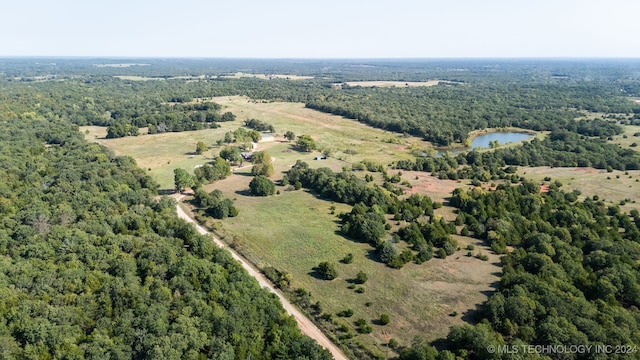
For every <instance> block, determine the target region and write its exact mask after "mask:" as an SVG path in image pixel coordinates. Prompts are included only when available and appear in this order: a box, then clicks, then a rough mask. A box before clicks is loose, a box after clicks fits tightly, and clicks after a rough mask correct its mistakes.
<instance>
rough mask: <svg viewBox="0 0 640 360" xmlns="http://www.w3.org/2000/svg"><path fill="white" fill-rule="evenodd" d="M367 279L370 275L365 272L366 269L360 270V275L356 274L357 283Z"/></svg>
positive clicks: (364, 281) (362, 282)
mask: <svg viewBox="0 0 640 360" xmlns="http://www.w3.org/2000/svg"><path fill="white" fill-rule="evenodd" d="M367 280H369V277H368V276H367V273H365V272H364V271H362V270H360V271H359V272H358V275H356V283H358V284H364V283H366V282H367Z"/></svg>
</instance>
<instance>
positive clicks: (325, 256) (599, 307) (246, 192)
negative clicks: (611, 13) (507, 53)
mask: <svg viewBox="0 0 640 360" xmlns="http://www.w3.org/2000/svg"><path fill="white" fill-rule="evenodd" d="M53 60H55V61H53ZM639 98H640V62H639V61H636V60H578V59H576V60H570V59H566V60H535V59H531V60H527V59H519V60H500V59H486V60H482V59H478V60H453V59H452V60H402V61H400V60H398V61H393V60H367V61H365V60H301V61H289V60H249V59H238V60H233V59H228V60H221V59H218V60H216V59H209V60H207V59H198V60H195V59H194V60H189V59H163V60H159V59H132V60H127V59H35V58H29V59H17V58H16V59H13V58H8V59H0V121H2V122H3V124H4V128H5V130H4V131H3V132H2V134H1V135H0V138H1V140H0V159H1V161H0V178H1V179H3V180H2V181H1V182H0V214H1V217H0V219H1V222H0V358H3V359H4V358H7V359H26V358H42V359H48V358H56V359H57V358H69V359H71V358H74V359H81V358H105V359H106V358H118V359H120V358H122V359H127V358H136V359H206V358H215V359H330V358H335V359H388V358H395V359H403V360H409V359H425V360H426V359H544V358H562V359H635V358H638V357H639V356H640V355H638V352H637V348H636V347H637V345H638V344H640V310H639V307H640V153H639V152H638V151H637V146H638V143H639V142H640V101H638V99H639ZM522 345H541V346H551V345H553V346H570V345H585V346H586V345H592V346H596V345H611V346H613V349H617V350H618V351H617V352H613V353H598V354H596V353H570V354H569V353H563V354H543V353H533V352H532V353H528V354H526V355H523V354H517V353H508V352H496V351H495V349H497V348H502V349H513V348H516V347H519V346H522ZM491 349H493V350H491Z"/></svg>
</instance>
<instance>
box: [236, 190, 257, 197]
mask: <svg viewBox="0 0 640 360" xmlns="http://www.w3.org/2000/svg"><path fill="white" fill-rule="evenodd" d="M235 193H236V194H238V195H242V196H253V194H252V193H251V191H249V190H247V189H245V190H236V191H235Z"/></svg>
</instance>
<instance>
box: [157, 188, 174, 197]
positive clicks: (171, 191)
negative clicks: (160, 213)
mask: <svg viewBox="0 0 640 360" xmlns="http://www.w3.org/2000/svg"><path fill="white" fill-rule="evenodd" d="M177 192H178V190H176V189H159V190H158V195H161V196H162V195H173V194H175V193H177Z"/></svg>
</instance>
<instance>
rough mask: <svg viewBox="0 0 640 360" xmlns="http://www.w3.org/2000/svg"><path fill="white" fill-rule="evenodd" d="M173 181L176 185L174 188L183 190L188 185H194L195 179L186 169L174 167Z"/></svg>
mask: <svg viewBox="0 0 640 360" xmlns="http://www.w3.org/2000/svg"><path fill="white" fill-rule="evenodd" d="M173 182H174V184H175V185H176V190H178V191H183V190H184V189H186V188H188V187H192V186H193V185H195V180H194V178H193V176H192V175H191V174H189V173H188V172H187V170H184V169H181V168H176V169H173Z"/></svg>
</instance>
